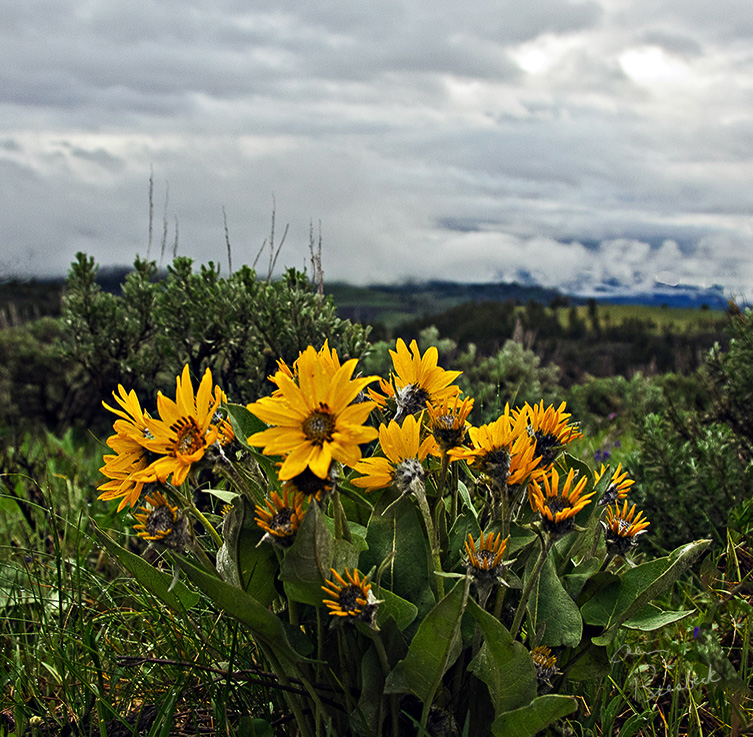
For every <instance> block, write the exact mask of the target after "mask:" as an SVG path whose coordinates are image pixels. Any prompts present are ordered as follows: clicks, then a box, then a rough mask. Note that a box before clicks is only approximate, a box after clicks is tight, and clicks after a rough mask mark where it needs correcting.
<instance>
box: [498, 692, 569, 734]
mask: <svg viewBox="0 0 753 737" xmlns="http://www.w3.org/2000/svg"><path fill="white" fill-rule="evenodd" d="M577 708H578V705H577V702H576V701H575V699H574V698H572V697H571V696H558V695H555V694H547V695H546V696H539V697H538V698H536V699H534V700H533V701H532V702H531V703H530V704H529V705H528V706H524V707H522V708H520V709H515V711H508V712H507V713H505V714H501V715H500V716H498V717H497V718H496V719H495V720H494V723H493V724H492V734H494V735H495V737H534V735H537V734H538V733H539V732H540V731H541V730H542V729H545V728H546V727H548V726H549V725H550V724H552V723H553V722H555V721H556V720H557V719H561V718H562V717H565V716H567V715H568V714H572V713H573V712H574V711H575V710H576V709H577Z"/></svg>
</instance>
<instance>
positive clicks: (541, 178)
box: [0, 0, 753, 296]
mask: <svg viewBox="0 0 753 737" xmlns="http://www.w3.org/2000/svg"><path fill="white" fill-rule="evenodd" d="M0 17H2V23H1V24H0V213H1V216H0V276H7V275H11V274H18V275H30V274H35V273H37V274H51V273H64V272H65V270H66V268H67V266H68V264H69V263H70V262H71V260H72V259H73V256H74V254H75V252H76V251H78V250H83V251H86V252H87V253H88V254H90V255H92V256H94V257H95V258H96V259H97V260H98V261H99V262H100V263H102V264H114V263H118V264H128V263H132V261H133V258H134V257H135V256H136V254H140V255H142V256H146V255H147V243H148V231H149V179H150V175H151V173H152V172H153V180H154V235H153V243H152V249H151V254H150V255H151V257H152V258H155V259H156V260H159V259H160V245H161V241H162V233H163V224H162V223H163V218H164V215H165V214H166V216H167V217H166V222H167V226H168V233H167V244H168V245H167V249H166V250H167V252H168V255H166V256H165V260H168V257H169V254H170V253H171V252H172V248H173V244H174V242H175V235H176V234H175V229H176V223H177V228H178V252H179V253H180V254H183V255H188V256H192V257H194V258H195V259H197V260H198V261H200V262H206V261H209V260H214V261H220V262H221V263H222V264H223V269H226V267H227V260H226V247H225V231H224V224H223V208H224V211H225V213H226V216H227V226H228V232H229V236H230V241H231V244H232V254H233V262H234V265H237V264H239V263H241V262H248V263H250V262H252V261H253V260H254V258H255V256H256V254H257V252H258V250H259V248H260V246H261V245H262V243H263V241H264V239H265V237H266V236H267V235H268V233H269V228H270V218H271V212H272V201H273V197H274V200H275V201H276V212H277V237H278V239H279V237H280V235H281V233H282V230H283V227H284V225H285V224H289V226H290V228H289V233H288V236H287V241H286V243H285V245H284V247H283V249H282V252H281V254H280V258H279V264H280V265H285V266H296V267H303V265H304V264H305V263H306V261H307V258H308V242H309V230H310V226H311V224H312V223H313V226H314V229H315V231H316V232H317V233H318V230H319V223H320V222H321V235H322V241H323V266H324V271H325V276H326V278H328V279H347V280H350V281H354V282H358V283H374V282H385V281H395V280H403V279H405V278H414V279H429V278H431V279H436V278H439V279H443V278H444V279H453V280H461V281H492V280H503V281H512V280H518V281H521V280H531V281H535V282H538V283H540V284H543V285H546V286H558V287H560V288H562V289H563V290H565V291H571V292H581V293H584V292H588V291H590V290H592V289H593V288H594V287H596V286H598V285H600V284H604V283H607V284H609V283H612V284H619V285H621V286H624V287H629V288H638V287H646V286H651V285H653V284H654V283H655V280H656V279H658V280H660V281H663V282H667V283H675V282H681V283H690V284H695V285H700V286H703V285H711V284H722V285H724V287H725V289H726V290H727V292H728V293H730V294H732V295H738V296H739V295H742V294H748V295H753V4H752V3H751V2H750V0H715V1H714V2H708V0H580V1H576V0H527V1H526V2H520V0H471V2H468V3H462V4H461V3H460V2H458V0H432V2H424V1H422V0H413V1H412V2H400V1H398V0H386V1H376V2H370V3H363V2H342V0H317V1H316V2H291V1H290V0H278V2H275V3H269V2H264V3H260V2H253V1H249V0H237V1H233V0H149V2H146V1H143V0H127V1H126V0H110V1H109V2H106V1H104V0H24V1H23V2H19V0H0ZM166 200H167V201H166ZM260 264H261V262H260ZM261 269H262V270H264V269H266V265H264V266H263V267H261Z"/></svg>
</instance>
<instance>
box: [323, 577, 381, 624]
mask: <svg viewBox="0 0 753 737" xmlns="http://www.w3.org/2000/svg"><path fill="white" fill-rule="evenodd" d="M330 570H331V571H332V575H333V576H334V579H335V580H334V581H327V583H326V584H324V586H322V591H324V593H325V594H326V595H327V596H329V597H331V598H329V599H324V603H325V605H326V606H327V608H328V609H329V613H330V614H331V615H332V616H334V617H351V618H352V619H353V620H354V621H359V622H366V623H368V624H370V623H371V622H372V621H373V619H374V614H376V610H377V607H378V606H379V602H378V601H377V599H376V597H375V596H374V594H373V592H372V591H371V584H370V583H369V579H368V576H362V575H361V574H360V573H359V572H358V571H357V570H354V571H353V573H350V571H348V569H347V568H346V569H345V578H343V577H342V576H341V575H340V574H339V573H338V572H337V571H336V570H335V569H334V568H331V569H330ZM346 579H347V580H346Z"/></svg>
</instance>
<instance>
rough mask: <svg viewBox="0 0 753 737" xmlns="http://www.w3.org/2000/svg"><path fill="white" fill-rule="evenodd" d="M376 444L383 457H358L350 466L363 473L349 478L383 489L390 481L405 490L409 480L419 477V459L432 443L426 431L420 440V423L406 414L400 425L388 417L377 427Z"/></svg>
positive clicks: (356, 483) (420, 474)
mask: <svg viewBox="0 0 753 737" xmlns="http://www.w3.org/2000/svg"><path fill="white" fill-rule="evenodd" d="M379 446H380V447H381V449H382V452H383V453H384V455H385V456H386V457H384V458H382V457H377V456H372V457H371V458H364V459H363V460H361V461H359V462H358V463H357V464H356V465H355V466H354V467H353V470H354V471H356V472H358V473H360V474H363V475H362V476H360V477H358V478H355V479H353V480H352V483H353V485H354V486H360V487H362V488H364V489H383V488H385V487H387V486H392V484H394V485H395V486H396V487H397V489H398V490H399V491H400V492H401V493H403V494H405V493H408V492H409V491H410V486H411V483H412V482H413V481H414V480H415V479H416V478H420V479H423V477H424V469H423V466H422V465H421V463H422V461H423V460H424V459H425V458H426V456H427V455H428V454H429V453H430V452H431V450H432V448H433V447H434V439H433V438H432V437H431V435H429V436H428V437H426V438H425V439H424V440H423V442H422V441H421V423H420V422H419V421H418V420H416V418H415V417H414V416H413V415H408V416H407V417H406V418H405V421H404V422H403V424H402V425H399V424H398V423H397V422H395V420H391V421H390V424H389V425H381V426H380V428H379Z"/></svg>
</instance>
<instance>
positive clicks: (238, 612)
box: [181, 560, 303, 663]
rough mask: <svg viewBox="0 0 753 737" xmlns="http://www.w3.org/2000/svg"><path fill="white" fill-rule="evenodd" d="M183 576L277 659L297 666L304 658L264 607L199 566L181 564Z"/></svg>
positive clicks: (283, 629) (183, 562)
mask: <svg viewBox="0 0 753 737" xmlns="http://www.w3.org/2000/svg"><path fill="white" fill-rule="evenodd" d="M181 567H182V568H183V570H184V571H185V572H186V575H187V576H188V577H189V578H190V579H191V581H193V583H194V584H196V586H197V587H198V588H200V589H201V590H202V591H203V592H204V593H205V594H206V595H207V596H208V597H209V598H210V599H211V600H212V601H213V602H214V603H215V604H217V605H218V606H219V607H221V608H222V609H224V610H225V611H226V612H227V613H228V614H230V615H231V616H233V617H235V618H236V619H239V620H240V621H241V622H243V624H245V625H246V626H247V627H248V628H249V630H250V632H251V634H252V635H253V637H254V638H255V639H257V640H260V641H261V642H262V643H263V644H265V645H268V646H269V647H271V648H273V649H274V652H275V655H276V656H277V657H278V658H283V659H286V660H287V661H289V662H290V663H297V662H299V661H301V660H303V657H302V656H301V655H300V654H299V653H297V652H296V651H295V650H294V649H293V648H292V647H291V645H290V642H289V641H288V638H287V635H286V633H285V628H284V627H283V624H282V622H281V621H280V620H279V619H278V618H277V617H276V616H275V615H274V614H273V613H272V612H271V611H270V610H269V609H268V608H267V607H265V606H263V605H262V604H261V603H259V602H258V601H257V600H256V599H254V598H253V597H252V596H249V595H248V594H247V593H246V592H245V591H241V590H240V589H238V588H236V587H235V586H232V585H231V584H229V583H226V582H225V581H223V580H222V579H221V578H217V577H216V576H214V575H212V574H211V573H207V572H206V571H205V570H203V569H201V568H199V567H198V566H195V565H193V564H192V563H189V562H188V561H187V560H183V561H182V563H181Z"/></svg>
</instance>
